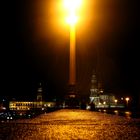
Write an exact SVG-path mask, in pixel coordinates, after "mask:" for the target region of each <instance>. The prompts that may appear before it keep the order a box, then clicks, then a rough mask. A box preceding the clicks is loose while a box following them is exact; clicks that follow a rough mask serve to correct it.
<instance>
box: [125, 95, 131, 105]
mask: <svg viewBox="0 0 140 140" xmlns="http://www.w3.org/2000/svg"><path fill="white" fill-rule="evenodd" d="M125 100H126V105H127V107H128V102H129V100H130V99H129V97H126V98H125Z"/></svg>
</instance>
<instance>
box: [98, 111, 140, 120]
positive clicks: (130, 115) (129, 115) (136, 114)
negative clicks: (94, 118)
mask: <svg viewBox="0 0 140 140" xmlns="http://www.w3.org/2000/svg"><path fill="white" fill-rule="evenodd" d="M98 111H99V112H102V113H107V114H114V115H118V116H124V117H127V118H140V112H139V111H130V110H119V109H114V110H109V109H99V110H98Z"/></svg>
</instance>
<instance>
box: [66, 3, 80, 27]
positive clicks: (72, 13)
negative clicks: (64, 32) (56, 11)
mask: <svg viewBox="0 0 140 140" xmlns="http://www.w3.org/2000/svg"><path fill="white" fill-rule="evenodd" d="M81 3H82V0H64V7H65V8H66V11H67V13H68V16H67V18H66V22H67V23H69V24H70V25H74V24H75V23H76V22H77V20H78V16H77V10H78V8H79V7H80V6H81Z"/></svg>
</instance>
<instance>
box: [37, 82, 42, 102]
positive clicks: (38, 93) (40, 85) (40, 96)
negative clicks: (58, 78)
mask: <svg viewBox="0 0 140 140" xmlns="http://www.w3.org/2000/svg"><path fill="white" fill-rule="evenodd" d="M42 91H43V90H42V84H41V83H39V87H38V89H37V101H38V102H42Z"/></svg>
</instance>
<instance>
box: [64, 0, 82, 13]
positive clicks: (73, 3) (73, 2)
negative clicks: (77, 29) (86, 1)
mask: <svg viewBox="0 0 140 140" xmlns="http://www.w3.org/2000/svg"><path fill="white" fill-rule="evenodd" d="M81 4H82V0H64V6H65V8H67V9H68V10H69V11H75V10H76V9H77V8H79V7H80V6H81Z"/></svg>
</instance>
